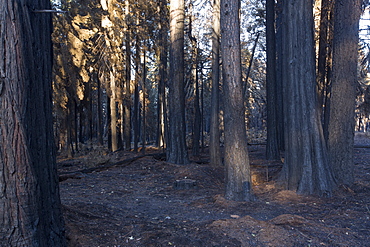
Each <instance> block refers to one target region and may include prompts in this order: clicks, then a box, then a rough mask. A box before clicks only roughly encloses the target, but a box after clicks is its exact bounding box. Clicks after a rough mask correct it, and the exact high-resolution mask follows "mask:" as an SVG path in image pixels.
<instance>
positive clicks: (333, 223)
mask: <svg viewBox="0 0 370 247" xmlns="http://www.w3.org/2000/svg"><path fill="white" fill-rule="evenodd" d="M356 144H358V145H359V147H358V148H355V176H356V180H355V183H354V185H353V186H352V187H350V188H347V187H342V188H339V189H338V190H337V191H336V192H335V193H334V195H333V197H331V198H319V197H316V196H303V195H299V194H296V193H295V192H292V191H286V190H281V189H278V188H277V186H276V183H275V182H276V178H277V176H278V172H279V170H280V169H281V166H282V164H281V163H280V162H271V161H267V160H265V155H264V153H265V146H264V145H250V146H249V147H248V149H249V155H250V162H251V168H252V180H253V191H254V194H255V197H256V200H255V201H253V202H233V201H228V200H226V199H225V198H224V197H223V191H224V167H222V166H214V165H212V164H210V163H209V156H208V153H207V150H205V152H204V153H201V155H200V156H198V157H192V156H191V157H190V158H191V161H192V162H191V164H189V165H186V166H184V165H175V164H171V163H168V162H166V161H165V159H164V155H163V154H162V153H161V151H160V150H156V149H154V148H148V149H147V150H146V153H145V154H142V153H133V152H124V151H118V152H114V153H108V152H106V151H104V150H102V149H99V148H86V149H85V150H84V151H81V152H80V153H79V154H78V155H76V157H74V158H70V159H68V158H66V157H63V156H62V155H61V156H59V157H58V170H59V174H60V181H61V182H60V194H61V200H62V205H63V213H64V218H65V224H66V234H67V238H68V242H69V246H83V247H85V246H86V247H94V246H111V247H112V246H203V247H205V246H370V138H369V137H368V136H367V135H364V134H363V135H360V134H357V135H356Z"/></svg>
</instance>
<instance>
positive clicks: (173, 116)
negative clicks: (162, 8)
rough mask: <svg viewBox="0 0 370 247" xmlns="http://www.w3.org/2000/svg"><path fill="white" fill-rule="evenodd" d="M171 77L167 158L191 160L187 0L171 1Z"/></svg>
mask: <svg viewBox="0 0 370 247" xmlns="http://www.w3.org/2000/svg"><path fill="white" fill-rule="evenodd" d="M170 6H171V8H170V11H171V13H170V41H171V44H170V75H169V76H170V80H169V96H168V110H169V133H168V138H167V140H168V143H167V144H168V145H167V161H169V162H172V163H175V164H188V163H189V159H188V153H187V147H186V140H185V131H186V128H185V95H184V18H185V7H184V0H171V2H170Z"/></svg>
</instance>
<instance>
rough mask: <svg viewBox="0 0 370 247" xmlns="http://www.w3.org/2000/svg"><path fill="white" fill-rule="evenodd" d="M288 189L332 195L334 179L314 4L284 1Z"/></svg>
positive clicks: (285, 176)
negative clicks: (319, 86)
mask: <svg viewBox="0 0 370 247" xmlns="http://www.w3.org/2000/svg"><path fill="white" fill-rule="evenodd" d="M283 19H284V20H283V25H284V26H283V28H284V30H283V37H284V40H283V45H284V47H283V52H284V53H285V54H284V66H283V70H284V71H285V74H284V77H283V81H284V100H285V102H284V119H285V122H284V124H285V165H284V167H283V171H282V178H283V179H284V181H285V182H286V188H287V189H289V190H294V191H297V192H299V193H302V194H318V195H322V196H329V195H330V194H331V192H332V190H333V186H334V183H333V177H332V174H331V171H330V169H329V163H328V158H327V151H326V145H325V141H324V136H323V132H322V125H321V121H320V109H318V107H317V105H318V104H317V93H316V83H315V82H316V76H315V53H314V36H313V14H312V1H311V0H302V1H294V0H288V1H285V2H283Z"/></svg>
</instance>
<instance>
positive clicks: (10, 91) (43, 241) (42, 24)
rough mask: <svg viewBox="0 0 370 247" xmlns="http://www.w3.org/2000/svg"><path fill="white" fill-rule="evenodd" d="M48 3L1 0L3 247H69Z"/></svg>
mask: <svg viewBox="0 0 370 247" xmlns="http://www.w3.org/2000/svg"><path fill="white" fill-rule="evenodd" d="M33 9H50V2H49V1H47V0H38V1H30V0H28V1H14V0H6V1H1V2H0V23H1V24H0V39H1V43H0V53H1V54H2V58H1V59H0V88H1V90H0V106H1V107H0V119H1V125H0V174H1V175H0V212H1V217H0V243H1V245H2V246H66V241H65V238H64V226H63V219H62V213H61V203H60V198H59V187H58V175H57V167H56V160H55V146H54V138H53V129H52V128H53V121H52V100H51V97H52V94H51V90H52V89H51V74H52V66H51V64H52V44H51V32H52V22H51V16H50V14H48V13H35V12H33Z"/></svg>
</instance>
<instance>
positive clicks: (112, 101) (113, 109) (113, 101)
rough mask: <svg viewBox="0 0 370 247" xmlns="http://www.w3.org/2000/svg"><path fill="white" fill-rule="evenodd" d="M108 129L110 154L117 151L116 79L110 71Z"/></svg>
mask: <svg viewBox="0 0 370 247" xmlns="http://www.w3.org/2000/svg"><path fill="white" fill-rule="evenodd" d="M109 75H110V101H109V104H110V129H111V138H112V139H111V141H112V147H111V150H112V152H114V151H116V150H117V149H118V146H117V145H118V139H117V107H116V78H115V76H114V72H113V71H110V72H109Z"/></svg>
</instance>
